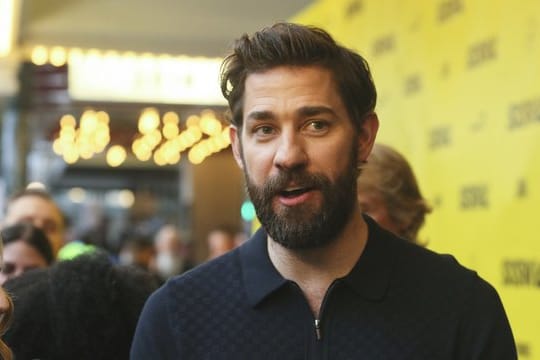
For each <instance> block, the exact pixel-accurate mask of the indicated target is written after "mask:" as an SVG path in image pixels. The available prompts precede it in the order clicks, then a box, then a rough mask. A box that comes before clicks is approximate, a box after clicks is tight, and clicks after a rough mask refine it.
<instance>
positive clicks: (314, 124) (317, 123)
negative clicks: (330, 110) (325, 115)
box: [307, 120, 328, 132]
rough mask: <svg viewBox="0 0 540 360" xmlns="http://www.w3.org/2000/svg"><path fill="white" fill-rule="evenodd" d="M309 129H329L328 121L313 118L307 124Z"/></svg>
mask: <svg viewBox="0 0 540 360" xmlns="http://www.w3.org/2000/svg"><path fill="white" fill-rule="evenodd" d="M307 128H308V130H311V131H319V132H320V131H323V130H326V129H328V123H327V122H326V121H322V120H312V121H310V122H308V124H307Z"/></svg>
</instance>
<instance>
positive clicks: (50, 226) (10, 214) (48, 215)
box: [3, 188, 65, 257]
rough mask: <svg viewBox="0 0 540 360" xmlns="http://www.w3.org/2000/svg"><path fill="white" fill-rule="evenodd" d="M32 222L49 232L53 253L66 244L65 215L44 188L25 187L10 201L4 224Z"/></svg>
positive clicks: (46, 232)
mask: <svg viewBox="0 0 540 360" xmlns="http://www.w3.org/2000/svg"><path fill="white" fill-rule="evenodd" d="M20 222H30V223H32V224H34V226H36V227H38V228H40V229H41V230H43V231H44V232H45V234H47V237H48V238H49V241H50V243H51V247H52V250H53V254H54V256H55V257H56V254H57V253H58V251H59V250H60V248H61V247H62V246H63V245H64V229H65V223H64V215H63V214H62V211H61V210H60V208H59V207H58V205H57V204H56V203H55V202H54V200H53V198H52V197H51V196H50V195H49V194H48V193H47V192H46V191H45V190H42V189H34V188H31V189H25V190H23V191H21V192H18V193H16V194H15V195H14V196H12V197H11V199H10V200H9V201H8V204H7V208H6V212H5V216H4V220H3V226H8V225H13V224H16V223H20Z"/></svg>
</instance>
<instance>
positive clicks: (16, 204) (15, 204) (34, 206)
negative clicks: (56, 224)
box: [7, 195, 62, 217]
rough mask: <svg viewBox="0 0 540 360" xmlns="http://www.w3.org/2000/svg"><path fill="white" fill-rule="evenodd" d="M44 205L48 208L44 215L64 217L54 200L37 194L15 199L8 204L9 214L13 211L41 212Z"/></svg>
mask: <svg viewBox="0 0 540 360" xmlns="http://www.w3.org/2000/svg"><path fill="white" fill-rule="evenodd" d="M42 207H46V208H47V210H48V211H47V213H46V214H43V215H51V217H52V216H55V215H57V216H58V217H62V214H61V211H60V209H59V208H58V206H56V204H55V203H54V202H53V201H52V200H50V199H46V198H43V197H40V196H37V195H26V196H22V197H20V198H17V199H15V200H13V201H12V202H10V203H9V204H8V207H7V215H10V214H12V213H13V212H18V213H25V214H31V213H39V210H40V209H41V208H42ZM49 210H51V211H49Z"/></svg>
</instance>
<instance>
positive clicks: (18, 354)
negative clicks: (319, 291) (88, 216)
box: [0, 188, 238, 360]
mask: <svg viewBox="0 0 540 360" xmlns="http://www.w3.org/2000/svg"><path fill="white" fill-rule="evenodd" d="M67 231H68V229H67V224H66V217H65V216H64V214H63V212H62V210H61V209H60V207H59V206H58V204H57V203H56V202H55V200H54V199H53V198H52V197H51V196H50V194H48V193H47V192H46V191H45V190H43V189H35V188H28V189H25V190H23V191H21V192H19V193H17V194H15V195H14V196H12V197H11V198H10V200H9V202H8V204H7V206H6V209H5V214H4V216H3V219H2V227H1V232H0V234H1V238H2V243H3V249H2V251H1V255H2V258H3V261H2V266H1V271H0V285H2V287H3V289H2V291H1V293H0V314H1V316H0V318H1V320H0V336H2V339H3V342H1V343H0V359H12V358H13V357H12V356H13V355H15V357H14V358H16V359H17V360H20V359H36V358H41V359H127V358H128V356H129V348H130V345H131V340H132V337H133V332H134V330H135V325H136V323H137V320H138V317H139V313H140V311H141V309H142V306H143V305H144V303H145V301H146V299H147V298H148V296H149V295H150V294H151V293H152V292H153V291H154V290H156V289H157V288H158V287H159V286H160V285H162V284H163V283H164V282H165V281H167V279H169V278H170V277H173V276H176V275H180V274H182V273H183V272H185V271H188V270H189V269H191V268H193V267H194V266H195V265H196V263H195V261H194V260H193V257H192V252H191V245H190V243H189V242H188V241H186V240H185V239H183V236H182V231H181V229H180V228H179V227H178V226H176V225H174V224H163V225H162V226H160V227H159V228H158V229H157V231H155V232H154V233H153V234H150V235H149V234H147V233H143V232H141V231H137V229H136V228H134V229H133V230H130V231H128V232H125V233H123V234H122V236H121V242H120V246H119V247H118V249H117V251H111V249H109V248H107V247H105V246H103V244H105V243H106V242H105V241H103V239H97V241H96V238H95V236H83V237H80V238H75V239H70V240H67V239H68V238H69V236H68V234H67ZM89 233H90V234H91V233H92V232H89ZM237 238H238V235H237V231H236V230H235V229H234V227H230V226H223V225H219V226H216V227H215V228H214V229H212V230H211V231H209V233H208V238H207V239H206V241H207V251H208V259H213V258H215V257H217V256H219V255H221V254H223V253H225V252H227V251H229V250H231V249H232V248H234V247H235V246H236V245H237V242H238V240H237ZM0 289H1V288H0ZM30 339H31V340H30ZM4 342H5V343H4ZM6 344H7V345H6Z"/></svg>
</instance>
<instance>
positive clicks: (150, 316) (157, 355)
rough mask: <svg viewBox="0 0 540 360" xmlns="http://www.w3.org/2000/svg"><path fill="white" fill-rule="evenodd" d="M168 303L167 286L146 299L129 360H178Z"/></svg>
mask: <svg viewBox="0 0 540 360" xmlns="http://www.w3.org/2000/svg"><path fill="white" fill-rule="evenodd" d="M169 301H170V297H169V291H168V288H167V285H165V286H164V287H162V288H160V289H159V290H157V291H156V292H154V293H153V294H152V295H151V296H150V297H149V298H148V300H147V302H146V304H145V305H144V307H143V310H142V312H141V316H140V317H139V321H138V323H137V328H136V330H135V335H134V337H133V343H132V345H131V352H130V359H131V360H148V359H155V360H167V359H171V360H172V359H177V358H178V354H177V353H176V342H175V339H174V336H173V332H172V328H171V325H170V321H169V318H170V317H169V316H168V309H169V307H168V303H169Z"/></svg>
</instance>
